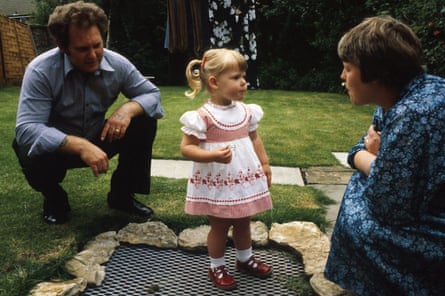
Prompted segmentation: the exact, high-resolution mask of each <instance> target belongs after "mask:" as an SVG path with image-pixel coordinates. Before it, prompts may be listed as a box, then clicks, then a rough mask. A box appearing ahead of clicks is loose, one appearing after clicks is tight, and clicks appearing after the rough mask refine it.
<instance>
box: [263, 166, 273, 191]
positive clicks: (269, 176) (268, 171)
mask: <svg viewBox="0 0 445 296" xmlns="http://www.w3.org/2000/svg"><path fill="white" fill-rule="evenodd" d="M262 166H263V171H264V174H265V175H266V178H267V186H268V187H270V186H272V170H271V169H270V165H269V164H268V163H265V164H263V165H262Z"/></svg>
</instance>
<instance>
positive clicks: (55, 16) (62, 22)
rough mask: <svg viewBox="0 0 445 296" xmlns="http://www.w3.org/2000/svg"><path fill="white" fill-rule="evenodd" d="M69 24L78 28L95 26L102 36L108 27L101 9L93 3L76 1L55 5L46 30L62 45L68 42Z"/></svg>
mask: <svg viewBox="0 0 445 296" xmlns="http://www.w3.org/2000/svg"><path fill="white" fill-rule="evenodd" d="M71 24H72V25H74V26H76V27H79V28H89V27H92V26H97V27H98V28H99V30H100V32H101V34H102V36H103V35H104V34H105V33H106V32H107V29H108V18H107V15H106V14H105V12H104V11H103V9H102V8H100V7H99V6H97V5H96V4H94V3H85V2H83V1H77V2H73V3H69V4H65V5H60V6H57V7H56V8H55V9H54V12H53V13H52V14H51V15H50V16H49V20H48V30H49V32H50V34H51V35H52V37H53V38H54V39H55V40H56V41H57V43H58V44H60V45H61V46H63V47H67V46H68V44H69V34H68V29H69V26H70V25H71Z"/></svg>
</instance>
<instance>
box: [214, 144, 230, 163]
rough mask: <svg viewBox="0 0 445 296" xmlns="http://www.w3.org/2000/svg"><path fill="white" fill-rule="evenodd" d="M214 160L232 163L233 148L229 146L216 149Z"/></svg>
mask: <svg viewBox="0 0 445 296" xmlns="http://www.w3.org/2000/svg"><path fill="white" fill-rule="evenodd" d="M213 153H214V154H215V157H214V161H215V162H219V163H230V162H231V161H232V149H230V147H229V146H226V147H224V148H220V149H218V150H214V151H213Z"/></svg>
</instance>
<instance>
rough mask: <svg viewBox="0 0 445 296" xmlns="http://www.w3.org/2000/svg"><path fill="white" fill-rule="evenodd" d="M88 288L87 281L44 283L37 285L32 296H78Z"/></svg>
mask: <svg viewBox="0 0 445 296" xmlns="http://www.w3.org/2000/svg"><path fill="white" fill-rule="evenodd" d="M86 287H87V282H86V280H85V279H82V278H76V279H73V280H70V281H65V282H62V281H60V282H43V283H39V284H37V285H36V286H35V287H34V288H33V289H32V290H31V292H30V294H29V295H30V296H76V295H79V294H80V293H81V292H83V291H84V290H85V289H86Z"/></svg>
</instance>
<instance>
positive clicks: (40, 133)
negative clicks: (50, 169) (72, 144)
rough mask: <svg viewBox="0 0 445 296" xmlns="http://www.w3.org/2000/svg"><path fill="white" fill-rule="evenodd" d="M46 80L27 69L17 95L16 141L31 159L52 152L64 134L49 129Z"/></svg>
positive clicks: (38, 73)
mask: <svg viewBox="0 0 445 296" xmlns="http://www.w3.org/2000/svg"><path fill="white" fill-rule="evenodd" d="M47 79H48V77H45V75H43V74H42V73H40V72H38V71H35V70H34V69H33V68H32V67H28V68H27V70H26V72H25V75H24V78H23V84H22V87H21V91H20V100H19V105H18V109H17V122H16V129H15V131H16V141H17V143H18V144H19V145H21V146H25V147H28V149H29V150H28V155H29V156H34V155H39V154H43V153H45V152H52V151H55V150H56V149H57V148H58V147H59V145H60V143H62V141H63V139H64V138H65V137H66V134H65V133H63V132H61V131H60V130H58V129H56V128H53V127H49V126H48V121H49V117H50V113H51V108H52V104H53V99H52V98H51V97H50V93H51V91H50V89H49V88H48V85H49V84H45V81H46V80H47Z"/></svg>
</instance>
